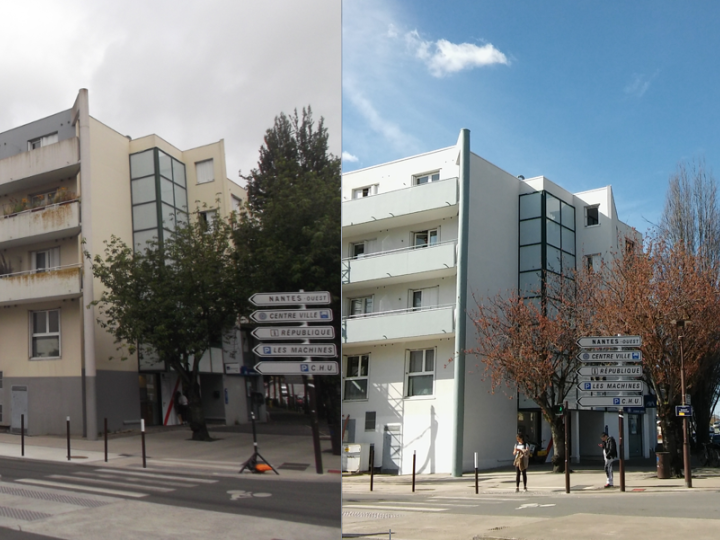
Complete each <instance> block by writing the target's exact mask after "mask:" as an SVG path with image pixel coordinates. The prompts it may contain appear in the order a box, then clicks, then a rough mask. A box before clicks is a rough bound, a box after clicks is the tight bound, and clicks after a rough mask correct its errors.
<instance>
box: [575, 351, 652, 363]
mask: <svg viewBox="0 0 720 540" xmlns="http://www.w3.org/2000/svg"><path fill="white" fill-rule="evenodd" d="M577 359H578V360H580V361H581V362H642V353H641V352H640V351H592V350H590V351H583V352H581V353H580V354H578V355H577Z"/></svg>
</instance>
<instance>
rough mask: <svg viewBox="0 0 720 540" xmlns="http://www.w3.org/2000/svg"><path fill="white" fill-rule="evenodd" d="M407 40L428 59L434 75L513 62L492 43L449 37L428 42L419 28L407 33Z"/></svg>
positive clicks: (416, 53) (420, 54) (428, 64)
mask: <svg viewBox="0 0 720 540" xmlns="http://www.w3.org/2000/svg"><path fill="white" fill-rule="evenodd" d="M405 42H406V44H407V45H408V47H409V48H410V50H411V51H413V52H414V54H415V56H416V57H417V58H419V59H420V60H422V61H423V62H425V64H426V65H427V67H428V69H429V70H430V74H431V75H432V76H433V77H444V76H445V75H449V74H452V73H457V72H458V71H462V70H464V69H472V68H476V67H484V66H490V65H493V64H505V65H509V64H510V61H509V60H508V59H507V56H505V54H503V53H502V52H500V51H499V50H498V49H496V48H495V47H494V46H493V45H492V44H491V43H486V44H485V45H483V46H478V45H474V44H472V43H459V44H458V43H451V42H450V41H448V40H446V39H439V40H437V41H434V42H433V41H426V40H423V39H422V38H421V37H420V34H419V33H418V31H417V30H413V31H412V32H408V33H406V34H405Z"/></svg>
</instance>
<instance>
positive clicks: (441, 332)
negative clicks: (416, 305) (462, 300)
mask: <svg viewBox="0 0 720 540" xmlns="http://www.w3.org/2000/svg"><path fill="white" fill-rule="evenodd" d="M342 333H343V344H348V345H350V344H355V343H357V344H360V343H362V344H366V345H372V344H378V343H388V342H390V341H394V342H404V341H418V340H423V339H437V338H441V337H450V336H453V335H454V334H455V305H454V304H452V305H447V306H437V307H432V308H423V309H419V310H417V309H413V308H410V309H402V310H398V311H387V312H384V313H371V314H368V315H363V316H356V317H347V318H345V319H343V329H342Z"/></svg>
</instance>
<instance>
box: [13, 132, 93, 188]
mask: <svg viewBox="0 0 720 540" xmlns="http://www.w3.org/2000/svg"><path fill="white" fill-rule="evenodd" d="M79 156H80V154H79V152H78V139H77V137H74V138H72V139H65V140H64V141H60V142H57V143H54V144H49V145H47V146H43V147H42V148H36V149H35V150H29V151H27V152H23V153H21V154H17V155H14V156H11V157H9V158H5V159H2V160H0V195H7V194H9V193H13V192H16V191H20V190H30V191H32V190H33V189H37V188H39V187H41V186H42V185H43V184H47V183H48V182H51V181H54V180H60V179H62V178H69V177H71V176H75V175H76V174H77V173H78V171H79V170H80V157H79Z"/></svg>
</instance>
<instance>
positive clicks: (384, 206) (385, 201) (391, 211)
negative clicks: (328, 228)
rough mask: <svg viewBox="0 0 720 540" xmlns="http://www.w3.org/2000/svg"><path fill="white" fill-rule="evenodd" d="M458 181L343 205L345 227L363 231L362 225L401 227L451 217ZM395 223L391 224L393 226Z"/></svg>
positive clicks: (445, 181) (451, 180) (397, 191)
mask: <svg viewBox="0 0 720 540" xmlns="http://www.w3.org/2000/svg"><path fill="white" fill-rule="evenodd" d="M457 203H458V182H457V178H448V179H445V180H439V181H437V182H430V183H428V184H422V185H419V186H412V187H408V188H404V189H397V190H394V191H388V192H386V193H379V194H378V195H372V196H370V197H363V198H361V199H353V200H350V201H345V202H343V203H342V226H343V228H346V227H353V228H357V229H359V230H358V231H357V232H360V230H362V227H361V226H362V225H364V224H368V225H372V226H376V225H377V224H376V222H378V221H382V222H383V225H382V226H383V227H386V223H385V222H386V221H387V226H392V227H395V226H402V225H405V224H410V223H413V222H414V221H427V220H430V219H436V218H442V217H449V216H452V215H454V214H456V213H457V209H456V208H454V206H455V205H457ZM390 222H392V223H390Z"/></svg>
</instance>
